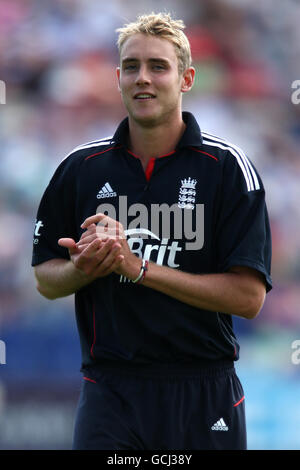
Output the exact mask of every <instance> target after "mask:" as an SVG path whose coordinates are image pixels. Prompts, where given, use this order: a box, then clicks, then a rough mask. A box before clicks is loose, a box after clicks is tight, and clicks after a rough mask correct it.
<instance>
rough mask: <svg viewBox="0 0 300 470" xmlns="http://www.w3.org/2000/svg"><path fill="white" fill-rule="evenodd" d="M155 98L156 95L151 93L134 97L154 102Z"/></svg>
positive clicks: (138, 94)
mask: <svg viewBox="0 0 300 470" xmlns="http://www.w3.org/2000/svg"><path fill="white" fill-rule="evenodd" d="M154 98H155V95H152V94H151V93H137V94H136V95H134V99H135V100H140V101H147V100H153V99H154Z"/></svg>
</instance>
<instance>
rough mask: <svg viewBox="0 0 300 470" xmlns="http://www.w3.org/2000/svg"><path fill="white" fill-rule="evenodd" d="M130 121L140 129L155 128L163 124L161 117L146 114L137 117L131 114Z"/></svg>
mask: <svg viewBox="0 0 300 470" xmlns="http://www.w3.org/2000/svg"><path fill="white" fill-rule="evenodd" d="M130 116H131V119H132V120H133V121H134V122H136V123H137V124H139V125H140V126H141V127H145V128H149V127H157V126H159V125H160V124H162V123H164V122H165V120H164V118H163V116H158V115H157V114H156V115H154V114H148V115H144V116H141V115H138V114H131V115H130Z"/></svg>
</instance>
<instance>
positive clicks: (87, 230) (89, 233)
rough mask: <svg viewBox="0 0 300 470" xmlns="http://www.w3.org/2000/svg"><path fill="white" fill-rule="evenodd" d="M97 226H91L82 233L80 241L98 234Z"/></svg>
mask: <svg viewBox="0 0 300 470" xmlns="http://www.w3.org/2000/svg"><path fill="white" fill-rule="evenodd" d="M96 229H97V225H95V224H91V225H90V226H89V227H88V228H87V229H86V231H85V232H83V233H82V235H81V237H80V239H82V238H85V237H88V236H89V235H91V234H93V233H96Z"/></svg>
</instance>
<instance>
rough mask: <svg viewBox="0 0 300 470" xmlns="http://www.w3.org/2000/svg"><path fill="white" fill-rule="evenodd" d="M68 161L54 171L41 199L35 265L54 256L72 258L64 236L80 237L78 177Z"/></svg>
mask: <svg viewBox="0 0 300 470" xmlns="http://www.w3.org/2000/svg"><path fill="white" fill-rule="evenodd" d="M68 163H69V162H68V161H67V160H65V161H63V162H62V163H61V164H60V166H59V167H58V168H57V170H56V172H55V173H54V175H53V177H52V178H51V181H50V182H49V185H48V186H47V188H46V190H45V192H44V194H43V196H42V199H41V201H40V204H39V207H38V211H37V215H36V223H35V229H34V236H33V253H32V266H35V265H38V264H40V263H43V262H45V261H48V260H50V259H52V258H64V259H69V253H68V250H67V249H66V248H63V247H60V246H59V245H58V239H59V238H62V237H68V238H73V239H75V238H76V228H75V217H74V214H75V202H74V201H75V195H74V183H73V180H74V177H73V174H72V173H74V171H73V172H72V169H71V168H70V165H69V164H68Z"/></svg>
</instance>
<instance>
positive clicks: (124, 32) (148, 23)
mask: <svg viewBox="0 0 300 470" xmlns="http://www.w3.org/2000/svg"><path fill="white" fill-rule="evenodd" d="M184 28H185V24H184V23H183V21H182V20H173V19H172V17H171V15H170V13H151V14H149V15H141V16H138V17H137V20H136V21H134V22H132V23H128V24H125V25H124V26H123V28H118V29H117V30H116V32H117V33H119V36H118V40H117V46H118V49H119V53H120V54H121V50H122V46H123V44H124V43H125V41H126V40H127V39H128V38H129V37H130V36H132V35H133V34H137V33H142V34H148V35H152V36H159V37H161V38H162V39H167V40H168V41H170V42H171V43H172V44H173V45H174V46H175V51H176V56H177V59H178V69H179V71H180V72H181V73H183V72H184V71H185V70H186V69H187V68H189V67H190V66H191V64H192V56H191V47H190V43H189V40H188V38H187V37H186V35H185V34H184V32H183V29H184Z"/></svg>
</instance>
